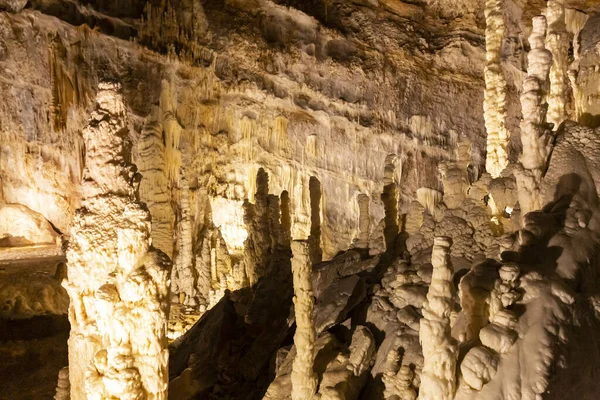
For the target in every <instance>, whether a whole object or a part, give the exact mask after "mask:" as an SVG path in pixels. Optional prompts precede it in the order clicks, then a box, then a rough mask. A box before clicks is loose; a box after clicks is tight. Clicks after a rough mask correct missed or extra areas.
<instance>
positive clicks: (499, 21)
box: [483, 0, 510, 178]
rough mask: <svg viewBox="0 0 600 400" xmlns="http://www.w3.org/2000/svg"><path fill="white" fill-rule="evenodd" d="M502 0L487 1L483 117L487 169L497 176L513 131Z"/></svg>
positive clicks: (502, 168)
mask: <svg viewBox="0 0 600 400" xmlns="http://www.w3.org/2000/svg"><path fill="white" fill-rule="evenodd" d="M502 3H503V1H502V0H486V1H485V11H484V12H485V22H486V28H485V46H486V53H485V61H486V65H485V70H484V75H485V97H484V100H483V117H484V119H485V129H486V131H487V156H486V160H485V169H486V170H487V172H488V173H489V174H490V175H492V177H494V178H496V177H498V176H500V173H501V172H502V171H503V170H504V168H506V166H507V165H508V146H509V142H510V132H509V131H508V128H507V126H506V118H507V105H506V94H507V92H508V89H507V84H506V78H505V77H504V71H503V70H502V44H503V41H504V32H505V22H504V10H503V7H502Z"/></svg>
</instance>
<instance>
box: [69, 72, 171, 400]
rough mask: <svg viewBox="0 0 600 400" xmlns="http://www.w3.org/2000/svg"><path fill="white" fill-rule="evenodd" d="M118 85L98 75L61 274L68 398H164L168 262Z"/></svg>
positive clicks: (84, 132)
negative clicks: (154, 242)
mask: <svg viewBox="0 0 600 400" xmlns="http://www.w3.org/2000/svg"><path fill="white" fill-rule="evenodd" d="M119 89H120V88H119V86H118V85H117V84H114V83H101V84H100V85H99V88H98V94H97V96H96V106H95V109H94V111H93V112H92V115H91V117H90V122H89V124H88V126H87V127H86V128H85V129H84V131H83V138H84V142H85V149H86V151H85V165H86V168H85V171H84V180H83V187H82V189H83V201H82V204H81V207H80V208H79V209H78V211H77V213H76V215H75V219H74V221H73V226H72V228H71V237H70V243H69V249H68V252H67V257H68V261H69V269H68V278H67V280H66V281H65V282H64V286H65V288H66V289H67V292H68V294H69V297H70V299H71V304H70V306H69V320H70V322H71V335H70V338H69V380H70V382H71V399H73V400H77V399H91V398H94V399H111V398H122V399H125V398H130V399H134V398H142V397H145V398H149V399H166V397H167V384H168V373H167V370H168V350H167V347H166V346H167V338H166V322H167V317H168V312H169V272H170V271H169V267H170V261H169V259H168V257H167V256H165V255H164V254H163V253H161V252H159V251H157V250H154V249H153V248H152V246H151V239H150V229H151V227H150V225H151V224H150V213H149V212H148V210H147V209H146V208H145V207H144V206H143V205H142V204H141V203H140V202H139V200H138V195H137V187H136V186H134V184H135V181H136V169H135V167H134V166H133V165H132V164H131V163H130V161H129V154H130V152H129V146H130V144H129V143H128V139H129V138H128V133H129V130H128V121H127V114H126V110H125V107H124V104H123V100H122V95H121V94H120V93H119Z"/></svg>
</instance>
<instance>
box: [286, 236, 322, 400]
mask: <svg viewBox="0 0 600 400" xmlns="http://www.w3.org/2000/svg"><path fill="white" fill-rule="evenodd" d="M292 257H293V258H292V273H293V277H294V311H295V315H296V333H295V334H294V344H295V346H296V356H295V357H294V363H293V364H292V374H291V381H292V394H291V396H292V397H291V398H292V400H304V399H311V398H312V397H313V396H314V395H315V394H316V393H317V386H318V381H317V375H316V374H315V372H314V371H313V364H314V362H315V356H316V352H315V339H316V332H315V324H314V322H313V319H312V314H313V307H314V300H313V293H312V280H311V269H312V268H311V265H312V264H311V262H310V252H309V247H308V243H306V242H302V241H296V240H295V241H293V242H292Z"/></svg>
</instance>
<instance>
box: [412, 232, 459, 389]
mask: <svg viewBox="0 0 600 400" xmlns="http://www.w3.org/2000/svg"><path fill="white" fill-rule="evenodd" d="M451 246H452V239H450V238H449V237H436V238H435V240H434V244H433V251H432V255H431V263H432V264H433V275H432V277H431V285H430V286H429V293H427V301H426V302H425V304H424V305H423V319H421V328H420V331H419V341H420V342H421V346H422V347H423V372H422V374H421V386H420V389H419V399H423V400H451V399H453V398H454V391H455V388H456V364H457V358H458V347H457V343H456V341H455V340H454V339H453V338H452V335H451V334H450V313H451V310H452V308H453V304H454V284H453V282H452V276H453V270H452V265H451V262H450V247H451Z"/></svg>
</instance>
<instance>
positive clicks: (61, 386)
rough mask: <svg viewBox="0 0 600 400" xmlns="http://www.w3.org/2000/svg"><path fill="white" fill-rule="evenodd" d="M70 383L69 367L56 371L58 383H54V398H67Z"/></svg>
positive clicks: (60, 399) (63, 399)
mask: <svg viewBox="0 0 600 400" xmlns="http://www.w3.org/2000/svg"><path fill="white" fill-rule="evenodd" d="M70 392H71V385H70V383H69V367H64V368H62V369H61V370H60V371H58V383H57V384H56V394H55V395H54V400H69V399H70Z"/></svg>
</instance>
